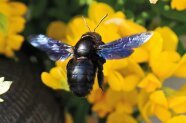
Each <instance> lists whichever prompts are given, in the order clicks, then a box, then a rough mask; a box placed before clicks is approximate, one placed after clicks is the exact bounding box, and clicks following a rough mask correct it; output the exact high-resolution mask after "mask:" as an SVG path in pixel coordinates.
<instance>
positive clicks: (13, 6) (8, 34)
mask: <svg viewBox="0 0 186 123" xmlns="http://www.w3.org/2000/svg"><path fill="white" fill-rule="evenodd" d="M0 8H1V9H0V18H1V19H0V21H2V22H0V23H2V24H3V26H2V27H3V29H0V53H1V54H4V55H6V56H7V57H13V56H14V51H16V50H19V49H20V47H21V44H22V42H23V40H24V38H23V36H21V35H19V34H18V33H20V32H22V31H23V29H24V24H25V19H24V18H23V15H24V14H25V13H26V10H27V8H26V6H25V5H24V4H22V3H20V2H9V1H8V0H7V1H0Z"/></svg>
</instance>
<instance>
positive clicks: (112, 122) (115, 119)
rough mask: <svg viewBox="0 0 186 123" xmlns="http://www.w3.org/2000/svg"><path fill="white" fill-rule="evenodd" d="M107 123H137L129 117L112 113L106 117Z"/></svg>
mask: <svg viewBox="0 0 186 123" xmlns="http://www.w3.org/2000/svg"><path fill="white" fill-rule="evenodd" d="M107 123H137V121H136V120H135V119H134V118H133V117H132V116H131V115H127V114H125V113H118V112H113V113H111V114H110V115H109V116H108V118H107Z"/></svg>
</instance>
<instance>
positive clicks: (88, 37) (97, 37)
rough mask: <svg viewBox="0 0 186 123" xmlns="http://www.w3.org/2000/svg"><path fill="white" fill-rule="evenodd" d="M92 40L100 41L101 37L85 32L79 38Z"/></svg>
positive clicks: (94, 33)
mask: <svg viewBox="0 0 186 123" xmlns="http://www.w3.org/2000/svg"><path fill="white" fill-rule="evenodd" d="M83 38H84V39H92V40H94V41H101V36H100V35H99V34H98V33H96V32H87V33H85V34H83V35H82V36H81V39H83Z"/></svg>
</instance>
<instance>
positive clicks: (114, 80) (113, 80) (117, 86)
mask: <svg viewBox="0 0 186 123" xmlns="http://www.w3.org/2000/svg"><path fill="white" fill-rule="evenodd" d="M123 81H125V78H124V77H123V76H122V75H121V74H120V73H119V72H117V71H113V72H112V74H110V75H109V76H108V83H109V85H110V87H111V88H112V89H113V90H116V91H121V90H122V87H123V86H124V85H123Z"/></svg>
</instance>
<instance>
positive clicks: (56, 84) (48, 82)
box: [41, 72, 62, 89]
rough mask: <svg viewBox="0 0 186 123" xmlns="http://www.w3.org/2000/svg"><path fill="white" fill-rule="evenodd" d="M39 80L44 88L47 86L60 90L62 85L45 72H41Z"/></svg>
mask: <svg viewBox="0 0 186 123" xmlns="http://www.w3.org/2000/svg"><path fill="white" fill-rule="evenodd" d="M41 79H42V81H43V83H44V84H45V85H46V86H48V87H50V88H52V89H62V84H61V83H60V81H58V80H56V79H55V78H53V77H52V76H51V75H50V74H48V73H47V72H43V73H42V74H41Z"/></svg>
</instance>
